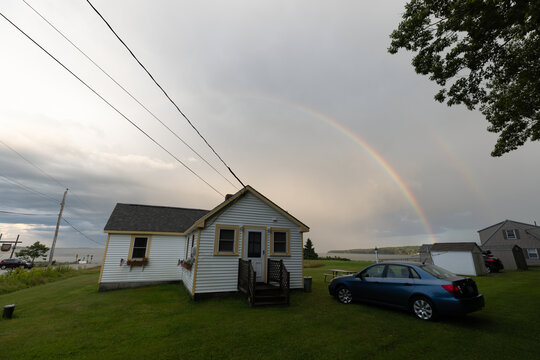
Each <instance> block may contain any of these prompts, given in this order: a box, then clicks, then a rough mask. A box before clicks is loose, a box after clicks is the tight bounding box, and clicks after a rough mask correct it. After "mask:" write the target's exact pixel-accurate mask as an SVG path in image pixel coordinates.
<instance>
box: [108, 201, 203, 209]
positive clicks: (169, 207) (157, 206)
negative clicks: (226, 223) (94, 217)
mask: <svg viewBox="0 0 540 360" xmlns="http://www.w3.org/2000/svg"><path fill="white" fill-rule="evenodd" d="M116 205H128V206H144V207H152V208H165V209H179V210H198V211H210V210H208V209H196V208H187V207H178V206H164V205H146V204H126V203H116Z"/></svg>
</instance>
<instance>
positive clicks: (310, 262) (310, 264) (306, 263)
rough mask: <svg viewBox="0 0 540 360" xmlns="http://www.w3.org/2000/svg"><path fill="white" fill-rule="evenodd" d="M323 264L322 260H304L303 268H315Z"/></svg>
mask: <svg viewBox="0 0 540 360" xmlns="http://www.w3.org/2000/svg"><path fill="white" fill-rule="evenodd" d="M321 266H324V263H323V262H322V261H315V260H304V267H305V268H316V267H321Z"/></svg>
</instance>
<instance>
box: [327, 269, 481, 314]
mask: <svg viewBox="0 0 540 360" xmlns="http://www.w3.org/2000/svg"><path fill="white" fill-rule="evenodd" d="M328 290H329V291H330V295H332V296H336V297H337V299H338V300H339V301H340V302H342V303H343V304H349V303H351V302H352V301H364V302H371V303H377V304H383V305H389V306H393V307H397V308H401V309H405V310H410V311H411V312H412V313H413V314H414V315H415V316H416V317H418V318H419V319H422V320H434V319H436V318H437V317H438V316H439V315H461V314H466V313H469V312H473V311H477V310H480V309H481V308H483V307H484V296H483V295H482V294H479V293H478V289H477V287H476V283H475V282H474V280H473V279H471V278H466V277H461V276H457V275H455V274H453V273H451V272H449V271H448V270H445V269H443V268H440V267H438V266H435V265H431V264H420V263H403V262H386V263H379V264H375V265H371V266H368V267H367V268H365V269H364V270H362V271H361V272H359V273H358V274H356V275H351V276H341V277H337V278H335V279H334V280H332V282H331V283H330V285H329V286H328Z"/></svg>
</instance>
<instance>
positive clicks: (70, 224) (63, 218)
mask: <svg viewBox="0 0 540 360" xmlns="http://www.w3.org/2000/svg"><path fill="white" fill-rule="evenodd" d="M62 220H64V221H65V222H66V223H67V224H68V225H69V226H71V227H72V228H73V229H74V230H75V231H77V232H78V233H79V234H81V235H82V236H84V237H85V238H87V239H88V240H90V241H93V242H95V243H96V244H99V245H105V244H103V243H100V242H98V241H96V240H94V239H92V238H90V237H88V236H87V235H86V234H84V233H83V232H82V231H81V230H79V229H77V228H76V227H75V226H73V224H72V223H70V222H69V221H68V220H67V219H66V218H65V217H62Z"/></svg>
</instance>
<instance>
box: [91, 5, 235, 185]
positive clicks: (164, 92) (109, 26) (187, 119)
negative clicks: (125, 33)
mask: <svg viewBox="0 0 540 360" xmlns="http://www.w3.org/2000/svg"><path fill="white" fill-rule="evenodd" d="M86 2H87V3H88V4H89V5H90V6H91V7H92V9H94V11H95V12H96V14H98V16H99V17H100V18H101V19H102V20H103V21H104V22H105V24H106V25H107V27H108V28H109V29H110V30H111V31H112V33H113V34H114V35H115V36H116V38H117V39H118V40H119V41H120V42H121V43H122V45H124V47H125V48H126V49H127V50H128V51H129V53H130V54H131V56H132V57H133V58H134V59H135V60H136V61H137V63H139V65H140V66H141V67H142V68H143V69H144V71H145V72H146V73H147V74H148V76H150V78H151V79H152V81H153V82H154V84H156V85H157V87H158V88H159V89H160V90H161V91H162V92H163V94H165V96H166V97H167V99H169V101H170V102H171V103H172V104H173V105H174V107H175V108H176V110H178V112H179V113H180V114H181V115H182V116H183V117H184V119H186V121H187V122H188V123H189V125H191V127H192V128H193V129H194V130H195V131H196V132H197V134H199V136H200V137H201V139H203V140H204V142H205V143H206V145H208V147H209V148H210V149H211V150H212V151H213V152H214V154H216V156H217V157H218V159H219V160H221V162H222V163H223V165H225V166H226V167H227V169H228V170H229V171H230V173H231V174H232V175H233V176H234V177H235V178H236V180H238V182H239V183H240V184H241V185H242V187H245V185H244V183H243V182H242V181H241V180H240V179H239V178H238V176H236V174H235V173H234V171H232V169H231V168H230V167H229V165H227V163H225V161H224V160H223V159H222V158H221V156H219V154H218V153H217V152H216V150H214V148H213V147H212V146H211V145H210V143H208V141H206V139H205V138H204V136H202V134H201V133H200V132H199V130H197V128H196V127H195V125H193V123H192V122H191V121H190V120H189V118H188V117H187V116H186V115H185V114H184V113H183V112H182V110H180V108H179V107H178V105H176V103H175V102H174V100H173V99H171V97H170V96H169V94H167V92H166V91H165V90H164V89H163V87H161V85H160V84H159V83H158V82H157V80H156V79H155V78H154V76H152V74H151V73H150V72H149V71H148V69H146V67H145V66H144V65H143V64H142V63H141V62H140V61H139V59H138V58H137V56H135V54H134V53H133V51H131V49H130V48H129V47H128V46H127V45H126V43H125V42H124V41H123V40H122V39H121V38H120V36H118V34H117V33H116V31H114V29H113V28H112V26H111V25H110V24H109V23H108V22H107V20H105V18H104V17H103V15H101V13H100V12H99V11H98V10H97V9H96V8H95V7H94V5H92V3H91V2H90V0H86Z"/></svg>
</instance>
